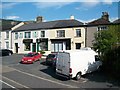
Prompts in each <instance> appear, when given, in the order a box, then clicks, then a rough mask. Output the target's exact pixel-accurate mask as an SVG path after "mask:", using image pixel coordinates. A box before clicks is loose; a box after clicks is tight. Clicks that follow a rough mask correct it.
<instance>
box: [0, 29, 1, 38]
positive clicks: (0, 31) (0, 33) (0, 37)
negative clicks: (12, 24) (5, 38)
mask: <svg viewBox="0 0 120 90" xmlns="http://www.w3.org/2000/svg"><path fill="white" fill-rule="evenodd" d="M0 39H1V31H0Z"/></svg>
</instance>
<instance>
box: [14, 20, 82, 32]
mask: <svg viewBox="0 0 120 90" xmlns="http://www.w3.org/2000/svg"><path fill="white" fill-rule="evenodd" d="M81 25H83V23H82V22H80V21H77V20H56V21H49V22H39V23H30V24H25V25H23V26H21V27H19V28H17V29H15V30H14V31H13V32H16V31H26V30H37V29H56V28H68V27H78V26H81Z"/></svg>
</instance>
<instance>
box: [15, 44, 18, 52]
mask: <svg viewBox="0 0 120 90" xmlns="http://www.w3.org/2000/svg"><path fill="white" fill-rule="evenodd" d="M15 52H16V53H18V43H15Z"/></svg>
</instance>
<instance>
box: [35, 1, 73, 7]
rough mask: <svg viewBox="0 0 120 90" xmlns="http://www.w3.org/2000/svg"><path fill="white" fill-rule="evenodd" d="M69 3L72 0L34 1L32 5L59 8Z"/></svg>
mask: <svg viewBox="0 0 120 90" xmlns="http://www.w3.org/2000/svg"><path fill="white" fill-rule="evenodd" d="M71 3H72V2H38V3H35V4H34V5H36V6H37V7H38V8H50V7H56V8H61V7H63V6H66V5H68V4H71Z"/></svg>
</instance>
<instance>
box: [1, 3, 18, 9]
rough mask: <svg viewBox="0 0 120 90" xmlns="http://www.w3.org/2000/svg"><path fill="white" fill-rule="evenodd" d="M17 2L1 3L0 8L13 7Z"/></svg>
mask: <svg viewBox="0 0 120 90" xmlns="http://www.w3.org/2000/svg"><path fill="white" fill-rule="evenodd" d="M17 4H18V3H2V4H0V8H4V9H9V8H12V7H14V6H15V5H17Z"/></svg>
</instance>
